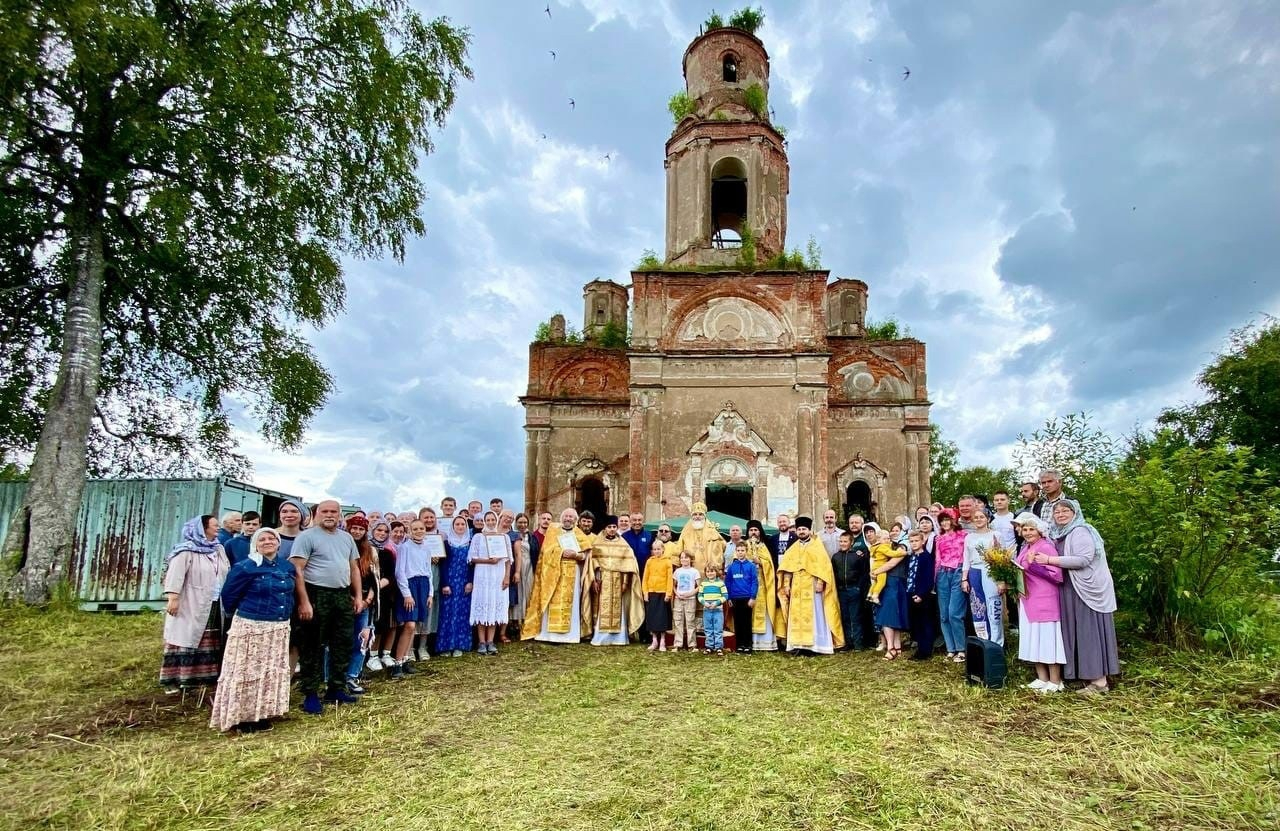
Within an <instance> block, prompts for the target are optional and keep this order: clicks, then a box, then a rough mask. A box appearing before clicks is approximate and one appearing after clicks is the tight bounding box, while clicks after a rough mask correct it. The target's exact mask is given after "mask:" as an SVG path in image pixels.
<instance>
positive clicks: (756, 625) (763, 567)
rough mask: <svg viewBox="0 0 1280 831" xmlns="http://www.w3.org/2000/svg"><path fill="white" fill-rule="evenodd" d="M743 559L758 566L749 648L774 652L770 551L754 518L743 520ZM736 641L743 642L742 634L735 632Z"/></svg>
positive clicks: (775, 623) (775, 628)
mask: <svg viewBox="0 0 1280 831" xmlns="http://www.w3.org/2000/svg"><path fill="white" fill-rule="evenodd" d="M747 559H748V560H750V561H751V562H753V563H755V564H756V568H757V569H759V570H760V587H759V588H758V589H757V590H756V605H755V606H754V607H752V617H751V648H752V649H758V650H760V651H762V652H776V651H777V649H778V628H779V615H778V588H777V585H776V583H775V574H774V569H773V552H771V551H770V550H769V544H768V543H767V542H766V541H765V536H764V525H762V524H761V523H760V520H758V519H753V520H751V521H750V522H748V523H747ZM734 634H735V635H736V634H737V633H736V632H735V633H734ZM738 642H739V643H740V644H742V645H743V646H745V645H746V641H745V640H744V636H738Z"/></svg>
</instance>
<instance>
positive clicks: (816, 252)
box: [804, 234, 822, 271]
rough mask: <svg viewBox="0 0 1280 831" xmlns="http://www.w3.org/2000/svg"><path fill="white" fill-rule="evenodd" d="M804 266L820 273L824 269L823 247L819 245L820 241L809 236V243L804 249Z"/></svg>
mask: <svg viewBox="0 0 1280 831" xmlns="http://www.w3.org/2000/svg"><path fill="white" fill-rule="evenodd" d="M804 264H805V267H806V268H808V269H809V270H810V271H820V270H821V269H822V246H821V245H818V241H817V240H816V239H814V238H813V235H812V234H810V235H809V242H808V243H806V244H805V247H804Z"/></svg>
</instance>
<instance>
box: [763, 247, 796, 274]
mask: <svg viewBox="0 0 1280 831" xmlns="http://www.w3.org/2000/svg"><path fill="white" fill-rule="evenodd" d="M765 267H766V268H769V269H772V270H774V271H804V270H805V261H804V255H803V254H801V253H800V249H799V248H793V249H792V250H791V253H787V252H786V251H779V252H778V253H777V254H776V255H774V257H773V258H772V259H770V260H769V262H768V263H767V264H766V265H765Z"/></svg>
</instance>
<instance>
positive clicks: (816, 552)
mask: <svg viewBox="0 0 1280 831" xmlns="http://www.w3.org/2000/svg"><path fill="white" fill-rule="evenodd" d="M778 571H779V573H783V574H790V575H791V596H790V598H786V597H779V599H778V602H779V604H780V605H781V606H782V611H783V613H782V618H783V624H784V625H783V626H781V627H778V636H779V637H783V636H785V637H786V639H787V648H788V649H809V648H811V647H812V646H814V643H815V641H816V640H817V633H816V631H815V629H814V617H813V615H814V597H815V595H816V594H817V591H816V586H815V583H816V582H817V581H819V580H821V581H822V582H823V583H824V584H825V586H824V589H823V592H822V611H823V615H824V617H825V618H826V624H827V628H828V629H830V630H831V641H832V644H833V646H834V647H835V648H836V649H840V648H841V647H843V646H844V628H843V627H842V626H841V625H840V601H839V599H838V598H837V597H836V584H835V573H834V572H833V571H832V570H831V558H830V557H828V556H827V549H826V548H824V547H823V545H822V541H821V540H819V539H818V538H816V537H810V538H809V539H807V540H804V541H800V542H797V543H796V544H795V545H793V546H791V547H790V548H788V549H787V551H786V553H785V554H783V555H782V560H781V561H779V563H778Z"/></svg>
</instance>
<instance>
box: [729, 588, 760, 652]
mask: <svg viewBox="0 0 1280 831" xmlns="http://www.w3.org/2000/svg"><path fill="white" fill-rule="evenodd" d="M732 602H733V638H734V644H736V645H737V648H738V649H750V648H751V618H753V617H754V616H755V611H756V610H755V609H753V608H751V607H750V606H748V605H747V604H748V603H750V602H751V598H749V597H743V598H741V599H738V598H733V600H732Z"/></svg>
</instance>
